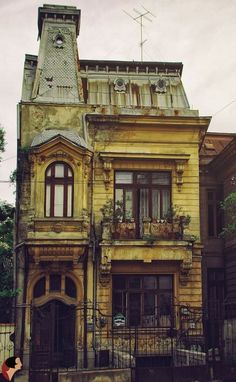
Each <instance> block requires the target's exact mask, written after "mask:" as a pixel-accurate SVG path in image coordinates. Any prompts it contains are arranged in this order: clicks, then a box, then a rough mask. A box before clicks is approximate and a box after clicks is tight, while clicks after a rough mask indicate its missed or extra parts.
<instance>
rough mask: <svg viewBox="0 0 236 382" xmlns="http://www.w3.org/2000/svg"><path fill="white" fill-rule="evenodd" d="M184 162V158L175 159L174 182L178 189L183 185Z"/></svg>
mask: <svg viewBox="0 0 236 382" xmlns="http://www.w3.org/2000/svg"><path fill="white" fill-rule="evenodd" d="M185 164H186V160H182V159H181V160H176V161H175V166H176V184H177V186H178V190H179V191H181V186H182V185H183V174H184V167H185Z"/></svg>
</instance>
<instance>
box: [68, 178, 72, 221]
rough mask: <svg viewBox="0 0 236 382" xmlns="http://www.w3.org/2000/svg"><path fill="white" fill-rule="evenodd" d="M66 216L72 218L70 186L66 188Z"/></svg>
mask: <svg viewBox="0 0 236 382" xmlns="http://www.w3.org/2000/svg"><path fill="white" fill-rule="evenodd" d="M67 216H72V185H71V184H68V186H67Z"/></svg>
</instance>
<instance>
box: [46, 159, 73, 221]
mask: <svg viewBox="0 0 236 382" xmlns="http://www.w3.org/2000/svg"><path fill="white" fill-rule="evenodd" d="M57 165H63V166H64V170H63V171H64V176H63V177H55V168H56V166H57ZM50 169H51V175H50V176H47V172H48V171H49V170H50ZM69 170H70V171H71V174H72V175H71V176H68V172H69ZM57 185H62V186H63V214H62V216H55V186H57ZM47 186H50V191H49V192H50V205H49V214H48V215H47ZM68 186H71V200H70V202H71V215H68V201H69V199H68V190H69V187H68ZM44 195H45V196H44V197H45V203H44V216H45V217H46V218H73V212H74V173H73V170H72V168H71V166H70V165H68V164H67V163H66V162H53V163H51V164H50V165H49V166H48V167H47V168H46V171H45V192H44Z"/></svg>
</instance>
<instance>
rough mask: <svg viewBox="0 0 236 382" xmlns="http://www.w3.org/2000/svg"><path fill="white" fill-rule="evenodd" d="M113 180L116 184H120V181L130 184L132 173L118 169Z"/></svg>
mask: <svg viewBox="0 0 236 382" xmlns="http://www.w3.org/2000/svg"><path fill="white" fill-rule="evenodd" d="M115 181H116V184H121V183H125V184H131V183H133V173H132V172H123V171H122V172H119V171H118V172H116V175H115Z"/></svg>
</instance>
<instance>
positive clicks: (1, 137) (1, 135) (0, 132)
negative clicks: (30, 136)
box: [0, 125, 6, 162]
mask: <svg viewBox="0 0 236 382" xmlns="http://www.w3.org/2000/svg"><path fill="white" fill-rule="evenodd" d="M5 145H6V141H5V130H4V129H3V127H2V126H1V125H0V162H1V153H3V152H4V151H5Z"/></svg>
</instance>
